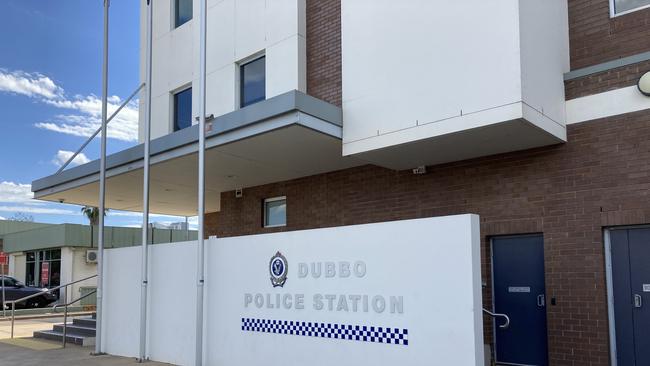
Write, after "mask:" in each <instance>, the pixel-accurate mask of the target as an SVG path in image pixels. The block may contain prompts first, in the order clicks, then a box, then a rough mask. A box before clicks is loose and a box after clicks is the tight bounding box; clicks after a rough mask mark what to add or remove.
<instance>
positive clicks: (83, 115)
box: [36, 95, 138, 142]
mask: <svg viewBox="0 0 650 366" xmlns="http://www.w3.org/2000/svg"><path fill="white" fill-rule="evenodd" d="M45 102H46V103H47V104H50V105H52V106H55V107H57V108H61V109H69V110H73V111H76V112H78V113H80V114H61V115H57V116H55V117H54V119H52V120H50V121H46V122H39V123H36V127H38V128H42V129H46V130H50V131H55V132H59V133H65V134H68V135H73V136H83V137H89V136H91V135H92V134H93V133H95V131H97V129H98V128H99V127H100V126H101V121H102V120H101V117H102V101H101V99H100V98H98V97H97V96H95V95H89V96H86V97H81V96H75V97H74V99H60V100H46V101H45ZM120 103H121V100H120V98H119V97H116V96H113V97H111V98H109V103H108V115H109V117H110V115H111V114H113V113H114V112H115V111H116V110H117V108H119V105H120ZM108 137H110V138H114V139H117V140H122V141H127V142H132V141H137V140H138V105H137V101H132V102H130V103H129V104H127V105H126V106H125V107H124V108H123V109H122V110H121V111H120V113H118V114H117V116H115V118H113V120H112V121H111V122H110V123H109V124H108Z"/></svg>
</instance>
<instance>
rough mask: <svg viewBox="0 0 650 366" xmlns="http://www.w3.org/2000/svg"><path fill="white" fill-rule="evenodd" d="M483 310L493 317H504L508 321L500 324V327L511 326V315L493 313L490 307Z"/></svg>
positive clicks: (506, 327)
mask: <svg viewBox="0 0 650 366" xmlns="http://www.w3.org/2000/svg"><path fill="white" fill-rule="evenodd" d="M483 312H484V313H486V314H487V315H489V316H491V317H493V318H504V319H505V321H506V322H505V323H503V324H501V325H499V328H501V329H508V327H510V317H509V316H507V315H506V314H499V313H493V312H491V311H490V310H488V309H483Z"/></svg>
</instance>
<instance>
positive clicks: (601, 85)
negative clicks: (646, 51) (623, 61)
mask: <svg viewBox="0 0 650 366" xmlns="http://www.w3.org/2000/svg"><path fill="white" fill-rule="evenodd" d="M648 71H650V61H645V62H640V63H637V64H633V65H629V66H624V67H618V68H615V69H612V70H608V71H604V72H600V73H597V74H593V75H589V76H585V77H582V78H579V79H575V80H570V81H567V82H566V83H565V93H566V99H567V100H570V99H575V98H580V97H584V96H587V95H592V94H598V93H604V92H606V91H610V90H616V89H620V88H625V87H628V86H633V85H636V84H637V82H638V81H639V78H640V77H641V75H643V74H645V73H646V72H648Z"/></svg>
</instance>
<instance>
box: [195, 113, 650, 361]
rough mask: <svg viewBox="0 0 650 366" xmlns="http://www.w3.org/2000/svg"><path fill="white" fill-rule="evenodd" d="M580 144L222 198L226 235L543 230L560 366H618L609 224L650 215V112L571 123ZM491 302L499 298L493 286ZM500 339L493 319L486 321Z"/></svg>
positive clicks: (219, 219)
mask: <svg viewBox="0 0 650 366" xmlns="http://www.w3.org/2000/svg"><path fill="white" fill-rule="evenodd" d="M568 134H569V141H570V143H567V144H563V145H556V146H550V147H545V148H539V149H534V150H529V151H523V152H516V153H509V154H503V155H498V156H492V157H486V158H480V159H475V160H471V161H463V162H458V163H453V164H446V165H440V166H435V167H430V168H429V169H428V173H427V174H426V175H423V176H416V175H413V174H411V172H409V171H402V172H397V171H392V170H387V169H382V168H379V167H375V166H365V167H362V168H355V169H349V170H343V171H337V172H332V173H327V174H322V175H317V176H312V177H307V178H302V179H296V180H292V181H287V182H280V183H276V184H269V185H264V186H260V187H254V188H247V189H244V197H243V198H239V199H237V198H235V195H234V192H226V193H223V194H222V196H221V212H219V213H216V214H210V215H208V219H207V222H206V226H207V227H208V228H209V230H208V231H209V233H210V234H211V235H214V234H216V235H218V236H220V237H225V236H235V235H248V234H259V233H266V232H272V231H283V230H300V229H310V228H322V227H332V226H340V225H353V224H363V223H369V222H380V221H391V220H402V219H411V218H420V217H430V216H441V215H451V214H460V213H476V214H479V215H480V217H481V235H482V236H483V238H484V243H483V278H484V280H486V281H487V283H490V271H489V268H490V263H489V258H490V256H489V253H490V250H489V245H488V240H487V239H488V238H489V237H490V236H494V235H505V234H519V233H538V232H540V233H543V235H544V244H545V262H546V264H545V265H546V286H547V289H546V290H547V296H548V298H549V299H550V298H556V300H557V305H555V306H549V307H548V309H547V311H548V334H549V338H548V339H549V352H550V354H549V357H550V360H551V364H552V365H607V364H609V361H608V360H609V351H608V350H609V345H608V329H609V328H608V323H607V305H606V304H607V302H606V286H605V267H604V254H603V238H602V237H603V227H605V226H614V225H633V224H645V223H650V194H648V192H650V165H648V161H650V114H648V113H647V112H637V113H631V114H628V115H624V116H621V117H617V118H611V119H605V120H600V121H594V122H587V123H582V124H577V125H571V126H569V129H568ZM280 195H286V196H287V226H286V227H285V228H274V229H264V228H263V227H262V201H263V199H264V198H268V197H274V196H280ZM484 295H485V298H484V303H486V304H490V303H491V300H490V299H491V295H490V293H489V289H488V290H486V291H485V294H484ZM485 333H486V340H487V341H489V338H490V336H489V335H490V334H491V327H490V325H489V323H488V324H487V326H486V332H485Z"/></svg>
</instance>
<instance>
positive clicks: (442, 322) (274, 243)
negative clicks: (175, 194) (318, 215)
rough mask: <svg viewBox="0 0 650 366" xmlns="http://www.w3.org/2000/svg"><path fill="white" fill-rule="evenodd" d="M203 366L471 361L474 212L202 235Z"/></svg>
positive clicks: (477, 318)
mask: <svg viewBox="0 0 650 366" xmlns="http://www.w3.org/2000/svg"><path fill="white" fill-rule="evenodd" d="M207 254H208V263H207V270H208V274H207V277H206V301H207V303H206V317H205V321H206V324H205V352H206V357H207V360H206V364H209V365H263V364H264V365H280V364H282V365H304V364H309V365H328V366H330V365H350V364H358V365H366V364H367V365H370V364H375V365H460V366H462V365H467V366H470V365H471V366H474V365H479V366H482V365H483V364H484V361H483V324H482V314H481V309H482V304H481V278H480V239H479V219H478V216H475V215H460V216H448V217H440V218H428V219H419V220H405V221H396V222H387V223H379V224H369V225H356V226H346V227H336V228H328V229H317V230H306V231H293V232H286V233H277V234H265V235H254V236H243V237H234V238H223V239H213V240H210V242H209V244H208V247H207Z"/></svg>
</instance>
